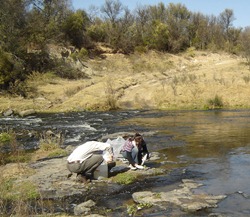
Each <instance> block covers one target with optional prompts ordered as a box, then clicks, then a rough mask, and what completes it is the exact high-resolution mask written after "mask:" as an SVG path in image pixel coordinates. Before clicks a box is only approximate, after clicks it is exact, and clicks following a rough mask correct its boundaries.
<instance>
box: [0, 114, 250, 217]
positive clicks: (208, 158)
mask: <svg viewBox="0 0 250 217" xmlns="http://www.w3.org/2000/svg"><path fill="white" fill-rule="evenodd" d="M0 129H1V130H8V129H13V130H14V131H16V132H17V134H18V135H20V136H19V138H18V139H19V140H20V142H22V143H23V144H24V148H25V149H34V148H37V146H38V140H39V138H38V137H37V136H34V135H38V134H39V133H41V132H44V131H48V130H51V131H53V132H55V133H61V134H63V135H64V144H63V146H65V147H66V146H67V145H78V144H80V143H82V142H85V141H88V140H98V139H101V138H102V137H103V136H104V137H105V136H106V137H108V135H111V134H114V133H118V132H133V131H138V132H141V133H142V134H144V135H145V136H144V137H145V139H146V141H147V144H148V148H149V150H150V151H158V152H162V153H165V154H166V155H167V157H168V161H169V162H172V163H169V164H166V165H165V166H167V167H169V168H176V167H180V168H184V169H185V170H187V171H191V172H192V173H193V174H199V176H197V180H198V181H200V182H202V183H203V186H202V187H200V188H198V189H197V190H196V191H197V192H199V191H202V192H207V193H209V194H215V195H218V194H226V195H227V198H226V199H224V200H223V201H222V202H220V203H219V205H218V207H217V208H214V209H212V212H213V213H220V214H224V215H225V216H249V215H250V200H249V198H250V188H249V179H250V167H249V165H250V110H215V111H214V110H211V111H113V112H79V113H61V114H39V115H34V116H29V117H26V118H19V117H1V118H0ZM24 134H26V135H29V136H24ZM168 189H169V186H167V185H160V186H159V185H157V186H151V187H150V190H152V191H164V190H168ZM161 215H162V216H164V214H163V213H161ZM161 215H160V214H159V216H161ZM149 216H150V215H149ZM152 216H157V215H152Z"/></svg>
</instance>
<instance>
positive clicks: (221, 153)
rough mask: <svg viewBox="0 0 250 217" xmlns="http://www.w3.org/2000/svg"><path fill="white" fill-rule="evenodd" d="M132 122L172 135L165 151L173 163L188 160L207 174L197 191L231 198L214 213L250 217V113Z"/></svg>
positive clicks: (167, 116)
mask: <svg viewBox="0 0 250 217" xmlns="http://www.w3.org/2000/svg"><path fill="white" fill-rule="evenodd" d="M128 122H129V123H131V120H128ZM132 122H133V123H134V124H138V125H140V126H141V125H142V126H147V127H149V128H151V129H157V130H158V131H159V133H160V134H167V135H170V136H171V138H172V141H170V143H169V142H168V143H166V144H165V145H166V147H165V148H164V147H162V150H161V151H162V152H164V153H166V154H167V156H168V159H169V160H170V161H176V162H181V161H187V162H188V163H189V166H188V167H187V169H188V170H191V171H193V172H195V171H197V172H203V173H204V175H203V176H202V178H201V179H200V181H201V183H203V184H204V186H203V187H201V188H199V189H198V190H196V191H197V192H207V193H209V194H214V195H219V194H226V195H227V196H228V197H227V199H225V200H224V201H223V202H221V204H220V205H219V207H218V208H216V209H214V212H219V213H223V214H225V215H226V216H249V215H250V188H249V179H250V166H249V165H250V111H205V112H204V111H197V112H193V111H183V112H168V113H165V116H164V115H162V116H161V117H159V118H156V117H149V118H135V119H133V120H132ZM161 142H163V141H161ZM163 189H164V188H163Z"/></svg>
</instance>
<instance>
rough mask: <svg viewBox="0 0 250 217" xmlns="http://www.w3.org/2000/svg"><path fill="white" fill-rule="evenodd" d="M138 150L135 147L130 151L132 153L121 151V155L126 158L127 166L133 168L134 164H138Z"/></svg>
mask: <svg viewBox="0 0 250 217" xmlns="http://www.w3.org/2000/svg"><path fill="white" fill-rule="evenodd" d="M138 152H139V150H138V148H137V147H134V148H133V149H132V152H128V151H122V152H121V154H122V156H123V157H124V158H126V159H127V160H128V162H129V164H132V165H133V166H134V165H135V164H138V163H139V162H138Z"/></svg>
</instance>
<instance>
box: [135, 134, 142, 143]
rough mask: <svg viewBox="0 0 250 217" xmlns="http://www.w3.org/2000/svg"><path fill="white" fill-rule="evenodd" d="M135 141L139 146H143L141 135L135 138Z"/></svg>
mask: <svg viewBox="0 0 250 217" xmlns="http://www.w3.org/2000/svg"><path fill="white" fill-rule="evenodd" d="M134 140H135V144H136V145H137V146H141V144H142V136H141V135H140V136H138V135H137V136H135V137H134Z"/></svg>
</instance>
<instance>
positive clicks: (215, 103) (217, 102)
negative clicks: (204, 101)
mask: <svg viewBox="0 0 250 217" xmlns="http://www.w3.org/2000/svg"><path fill="white" fill-rule="evenodd" d="M208 105H209V108H210V109H211V108H212V109H215V108H222V107H223V101H222V98H221V97H220V96H218V95H217V94H216V95H215V97H214V98H213V99H209V100H208Z"/></svg>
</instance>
